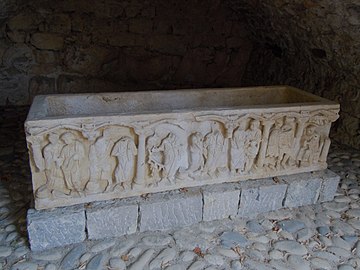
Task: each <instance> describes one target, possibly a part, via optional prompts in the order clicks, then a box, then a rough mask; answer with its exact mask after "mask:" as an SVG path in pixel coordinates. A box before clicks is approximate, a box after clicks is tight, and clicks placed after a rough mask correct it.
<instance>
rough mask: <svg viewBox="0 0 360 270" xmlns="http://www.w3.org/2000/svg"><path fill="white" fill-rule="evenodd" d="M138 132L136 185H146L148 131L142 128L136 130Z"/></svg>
mask: <svg viewBox="0 0 360 270" xmlns="http://www.w3.org/2000/svg"><path fill="white" fill-rule="evenodd" d="M135 132H136V134H138V136H139V137H138V154H137V162H136V177H135V182H134V185H135V186H144V185H145V169H146V168H145V158H146V157H145V153H146V149H145V140H146V133H145V131H144V130H142V129H140V130H139V129H137V130H135Z"/></svg>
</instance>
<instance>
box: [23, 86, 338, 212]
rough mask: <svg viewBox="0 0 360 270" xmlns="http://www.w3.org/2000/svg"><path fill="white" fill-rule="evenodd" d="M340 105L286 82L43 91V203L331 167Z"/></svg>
mask: <svg viewBox="0 0 360 270" xmlns="http://www.w3.org/2000/svg"><path fill="white" fill-rule="evenodd" d="M338 111H339V105H338V104H336V103H334V102H331V101H328V100H326V99H323V98H320V97H317V96H314V95H312V94H309V93H307V92H304V91H300V90H298V89H295V88H292V87H287V86H276V87H257V88H227V89H195V90H174V91H147V92H129V93H102V94H73V95H49V96H38V97H36V98H35V99H34V102H33V105H32V107H31V110H30V112H29V115H28V118H27V121H26V123H25V129H26V135H27V142H28V148H29V153H30V166H31V171H32V181H33V190H34V195H35V207H36V209H45V208H52V207H58V206H66V205H72V204H79V203H85V202H91V201H96V200H107V199H112V198H123V197H130V196H135V195H141V194H145V193H153V192H159V191H165V190H173V189H178V188H183V187H191V186H201V185H205V184H213V183H222V182H236V181H239V180H247V179H258V178H263V177H269V176H278V175H286V174H293V173H300V172H307V171H314V170H321V169H325V168H326V166H327V164H326V157H327V154H328V150H329V146H330V139H329V137H328V135H329V130H330V125H331V123H332V122H334V121H335V120H336V119H337V118H338ZM324 200H326V196H325V198H324Z"/></svg>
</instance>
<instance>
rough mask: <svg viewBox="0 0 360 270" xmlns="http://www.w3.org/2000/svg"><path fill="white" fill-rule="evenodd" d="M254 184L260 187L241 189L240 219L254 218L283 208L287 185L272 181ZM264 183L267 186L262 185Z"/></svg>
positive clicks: (254, 182)
mask: <svg viewBox="0 0 360 270" xmlns="http://www.w3.org/2000/svg"><path fill="white" fill-rule="evenodd" d="M252 182H253V183H252V185H258V187H243V188H242V189H241V196H240V206H239V211H238V216H239V217H254V216H256V215H257V214H260V213H265V212H269V211H274V210H277V209H280V208H282V207H283V200H284V197H285V193H286V189H287V185H285V184H275V183H274V182H273V181H272V180H271V179H268V180H265V181H264V180H258V181H252ZM264 183H265V184H266V185H262V184H264Z"/></svg>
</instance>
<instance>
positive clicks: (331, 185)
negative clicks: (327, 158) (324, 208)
mask: <svg viewBox="0 0 360 270" xmlns="http://www.w3.org/2000/svg"><path fill="white" fill-rule="evenodd" d="M320 175H321V178H322V179H323V180H322V183H321V190H320V195H319V202H327V201H332V200H333V199H334V196H335V192H336V190H337V187H338V185H339V181H340V176H338V175H337V174H335V173H333V172H332V171H330V170H327V171H326V172H325V173H324V174H320Z"/></svg>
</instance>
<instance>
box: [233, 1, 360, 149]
mask: <svg viewBox="0 0 360 270" xmlns="http://www.w3.org/2000/svg"><path fill="white" fill-rule="evenodd" d="M226 2H227V4H228V6H229V7H231V8H232V9H233V10H235V11H236V12H238V14H241V15H242V16H245V17H246V18H247V22H248V26H249V29H250V31H251V32H252V38H253V42H254V50H253V51H252V54H251V57H250V62H249V64H248V68H247V70H246V74H245V75H244V78H243V83H244V85H273V84H288V85H292V86H296V87H299V88H302V89H305V90H308V91H310V92H312V93H315V94H317V95H321V96H323V97H326V98H329V99H331V100H335V101H338V102H340V105H341V112H340V119H339V120H338V121H337V122H336V124H335V125H334V126H333V129H332V136H333V137H334V139H335V140H337V141H339V142H341V143H345V144H348V145H350V146H352V147H356V148H359V149H360V76H359V75H360V2H359V1H357V0H347V1H337V0H281V1H280V0H276V1H274V0H251V1H249V0H226Z"/></svg>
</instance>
